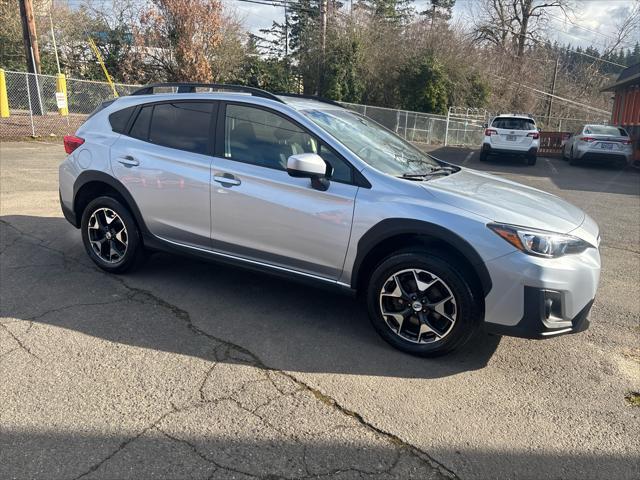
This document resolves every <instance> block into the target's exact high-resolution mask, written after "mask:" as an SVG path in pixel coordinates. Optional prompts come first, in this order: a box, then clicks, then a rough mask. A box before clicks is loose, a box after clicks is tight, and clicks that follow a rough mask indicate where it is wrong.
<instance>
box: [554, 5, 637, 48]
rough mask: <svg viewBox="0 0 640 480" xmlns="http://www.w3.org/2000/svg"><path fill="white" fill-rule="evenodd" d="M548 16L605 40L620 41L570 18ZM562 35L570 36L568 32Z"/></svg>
mask: <svg viewBox="0 0 640 480" xmlns="http://www.w3.org/2000/svg"><path fill="white" fill-rule="evenodd" d="M547 15H549V16H550V17H551V18H555V19H556V20H559V21H561V22H562V21H566V22H569V23H570V24H571V25H573V26H574V27H576V28H580V29H582V30H585V31H587V32H591V33H595V34H596V35H600V36H602V37H604V38H607V39H609V40H613V41H617V40H618V39H617V38H615V37H613V36H610V35H606V34H604V33H602V32H598V31H597V30H593V29H591V28H587V27H585V26H584V25H580V24H577V23H575V22H574V21H573V20H571V19H570V18H569V17H565V18H564V19H563V18H561V17H558V16H557V15H552V14H551V13H547ZM551 28H553V27H551ZM554 30H556V31H558V29H557V28H554ZM562 33H565V34H566V35H570V34H568V33H566V32H562ZM570 36H572V37H574V38H580V37H575V36H574V35H570ZM625 43H626V42H625ZM599 45H602V46H605V48H606V45H603V44H599ZM627 45H629V44H628V43H627Z"/></svg>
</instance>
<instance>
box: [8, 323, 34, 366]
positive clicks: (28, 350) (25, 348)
mask: <svg viewBox="0 0 640 480" xmlns="http://www.w3.org/2000/svg"><path fill="white" fill-rule="evenodd" d="M0 328H2V329H3V330H4V331H5V332H7V333H8V334H9V336H10V337H11V338H13V340H14V341H15V342H16V343H17V344H18V349H21V350H24V351H25V352H26V353H28V354H29V355H31V356H32V357H33V358H35V359H36V360H38V361H39V362H41V363H42V359H41V358H40V357H39V356H38V355H36V354H35V353H33V352H32V351H31V349H30V348H29V347H28V346H27V345H26V343H24V342H23V341H22V340H21V339H20V337H18V336H17V335H16V334H14V333H13V332H12V331H11V330H9V327H7V326H6V325H4V324H3V323H0ZM16 350H17V349H16ZM12 351H14V350H12ZM9 353H10V352H6V353H5V354H4V355H2V357H5V356H6V355H8V354H9Z"/></svg>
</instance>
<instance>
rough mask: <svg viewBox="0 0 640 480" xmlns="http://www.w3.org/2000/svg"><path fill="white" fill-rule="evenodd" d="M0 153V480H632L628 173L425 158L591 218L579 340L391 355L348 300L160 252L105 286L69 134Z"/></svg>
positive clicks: (634, 327)
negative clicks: (83, 227)
mask: <svg viewBox="0 0 640 480" xmlns="http://www.w3.org/2000/svg"><path fill="white" fill-rule="evenodd" d="M0 148H1V150H0V175H1V177H0V194H1V197H0V203H1V205H0V216H1V218H0V222H1V223H0V231H1V235H0V304H1V312H0V317H2V318H1V320H0V385H1V388H0V478H46V479H58V478H61V479H62V478H69V479H75V478H92V479H93V478H133V479H136V478H137V479H139V478H172V479H173V478H203V479H205V478H220V479H222V478H237V479H245V478H269V479H276V478H340V479H351V478H375V479H391V478H399V479H405V478H420V479H428V478H434V479H440V478H461V479H486V478H501V479H502V478H516V477H517V478H531V479H534V478H535V479H538V478H567V479H573V478H575V479H590V478H593V479H596V478H598V479H600V478H608V479H623V478H630V479H631V478H638V477H639V475H640V467H639V465H640V446H639V443H638V438H640V418H639V417H640V408H639V407H637V406H631V404H630V402H629V401H628V400H627V399H625V396H627V395H628V394H629V392H633V391H640V342H639V338H640V326H639V321H640V318H639V316H640V172H639V171H638V170H635V169H631V168H630V169H626V170H616V169H610V168H603V167H571V166H569V165H568V164H567V163H566V162H564V161H562V160H560V159H548V158H539V159H538V163H537V165H536V166H534V167H528V166H526V165H525V164H524V162H523V161H516V160H509V159H504V160H491V161H489V162H487V163H480V162H479V160H478V154H477V152H475V151H472V150H463V149H455V148H438V149H435V150H434V152H433V154H434V155H436V156H438V157H441V158H443V159H446V160H449V161H452V162H454V163H458V164H464V166H467V167H470V168H478V169H481V170H486V171H489V172H493V173H496V174H498V175H500V176H504V177H506V178H509V179H512V180H515V181H518V182H522V183H525V184H527V185H531V186H534V187H537V188H540V189H543V190H546V191H549V192H551V193H554V194H557V195H559V196H561V197H562V198H564V199H566V200H568V201H569V202H572V203H574V204H575V205H577V206H579V207H581V208H582V209H584V210H585V211H586V212H587V213H588V214H589V215H591V216H592V217H593V218H594V219H595V220H596V221H597V222H598V224H599V225H600V228H601V234H602V244H601V255H602V263H603V270H602V277H601V284H600V288H599V291H598V296H597V298H596V302H595V304H594V307H593V310H592V314H591V322H592V324H591V328H590V329H589V330H588V331H586V332H584V333H581V334H578V335H571V336H564V337H559V338H554V339H548V340H545V341H530V340H522V339H515V338H500V337H494V336H489V335H487V334H485V333H483V332H480V333H478V334H477V335H476V336H475V337H474V338H473V339H472V341H471V342H470V344H468V345H467V346H466V347H465V348H464V349H463V350H461V351H459V352H457V353H455V354H453V355H449V356H446V357H443V358H439V359H437V360H426V359H420V358H414V357H411V356H407V355H405V354H402V353H400V352H398V351H396V350H393V349H392V348H391V347H389V346H388V345H387V344H386V343H385V342H384V341H383V340H381V339H380V338H379V337H378V336H377V334H376V333H375V332H374V330H373V329H372V328H371V327H370V325H369V321H368V319H367V317H366V314H365V313H364V312H363V310H362V309H360V308H359V306H358V305H357V302H356V300H355V299H352V298H350V297H347V296H340V295H338V294H334V293H331V292H327V291H324V290H316V289H313V288H310V287H307V286H303V285H298V284H296V283H290V282H288V281H285V280H281V279H276V278H272V277H269V276H265V275H262V274H257V273H254V272H249V271H244V270H239V269H234V268H231V267H227V266H221V265H217V264H213V263H205V262H202V261H199V260H194V259H186V258H182V257H177V256H170V255H165V254H155V255H153V256H152V257H151V259H150V260H149V261H148V262H147V263H146V265H145V266H144V267H143V268H142V269H140V270H138V271H136V272H135V273H132V274H127V275H123V276H114V275H108V274H105V273H104V272H102V271H100V270H99V269H97V267H95V266H94V264H93V263H92V262H91V261H90V260H89V258H88V257H87V255H86V254H85V252H84V249H83V246H82V242H81V239H80V234H79V232H78V231H77V230H75V229H74V228H73V227H72V226H71V225H69V224H68V223H67V222H66V221H65V220H64V218H63V217H62V213H61V212H60V207H59V203H58V191H57V189H58V187H57V168H58V164H59V163H60V161H61V160H62V159H63V158H64V150H63V147H62V145H61V142H60V143H57V144H47V143H40V142H22V143H19V142H15V143H7V142H5V143H3V144H2V145H1V147H0Z"/></svg>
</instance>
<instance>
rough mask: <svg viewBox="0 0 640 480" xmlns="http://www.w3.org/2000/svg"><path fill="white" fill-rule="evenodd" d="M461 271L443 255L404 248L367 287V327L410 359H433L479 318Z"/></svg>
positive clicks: (473, 327)
mask: <svg viewBox="0 0 640 480" xmlns="http://www.w3.org/2000/svg"><path fill="white" fill-rule="evenodd" d="M463 272H464V269H462V268H459V267H458V266H457V265H456V262H455V260H454V259H453V257H452V258H449V256H448V255H447V254H446V253H443V254H438V253H437V252H427V251H421V250H408V251H403V252H398V253H395V254H393V255H391V256H390V257H387V258H386V259H385V260H383V261H382V262H381V263H380V264H379V265H378V266H377V267H376V268H375V270H374V271H373V273H372V274H371V277H370V279H369V284H368V286H367V292H366V302H367V310H368V314H369V319H370V320H371V323H372V324H373V327H374V328H375V329H376V331H377V332H378V333H379V334H380V336H381V337H382V338H383V339H384V340H386V341H387V342H388V343H389V344H391V345H392V346H394V347H395V348H397V349H399V350H402V351H403V352H406V353H409V354H411V355H416V356H420V357H436V356H439V355H444V354H446V353H449V352H451V351H453V350H455V349H456V348H459V347H460V346H462V345H463V344H464V343H465V342H466V341H467V340H469V338H470V337H471V336H472V334H473V333H474V331H475V330H476V328H477V326H478V324H479V322H480V320H481V309H480V307H479V305H478V301H477V300H476V297H475V296H474V293H473V289H472V287H471V285H470V283H469V281H468V279H467V278H465V275H464V274H463ZM412 279H413V280H412ZM416 279H417V280H416ZM398 281H399V282H400V288H398V287H397V285H398V283H397V282H398ZM431 282H433V283H431ZM421 287H424V289H422V288H421ZM412 290H414V291H413V292H412ZM398 295H400V296H398ZM448 296H450V297H451V298H450V299H449V300H446V298H447V297H448ZM396 310H397V311H396ZM383 312H384V314H383ZM389 313H392V315H389ZM398 315H400V317H398ZM400 318H402V322H400ZM452 320H453V322H452Z"/></svg>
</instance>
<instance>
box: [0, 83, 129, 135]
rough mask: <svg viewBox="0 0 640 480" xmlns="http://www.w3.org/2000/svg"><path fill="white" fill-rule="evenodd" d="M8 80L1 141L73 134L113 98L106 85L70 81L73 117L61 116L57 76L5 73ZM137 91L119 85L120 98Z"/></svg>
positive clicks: (127, 86)
mask: <svg viewBox="0 0 640 480" xmlns="http://www.w3.org/2000/svg"><path fill="white" fill-rule="evenodd" d="M5 80H6V84H7V97H8V101H9V116H8V117H6V118H0V138H15V137H26V136H34V137H42V136H55V135H68V134H72V133H73V132H75V131H76V130H77V129H78V127H79V126H80V125H81V124H82V123H83V122H84V121H85V119H86V118H87V115H88V114H89V113H91V112H92V111H93V110H94V109H95V108H96V106H98V104H100V102H102V101H104V100H106V99H108V98H110V97H113V91H112V90H111V87H110V85H109V84H108V83H106V82H95V81H89V80H79V79H67V82H66V86H67V108H68V112H69V114H68V115H61V114H60V113H59V110H58V104H57V102H56V90H57V84H56V80H57V78H56V77H55V76H53V75H36V74H33V73H24V72H11V71H5ZM136 87H137V86H136V85H123V84H116V90H117V92H118V94H120V95H126V94H127V93H129V92H131V91H132V90H134V89H135V88H136Z"/></svg>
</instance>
